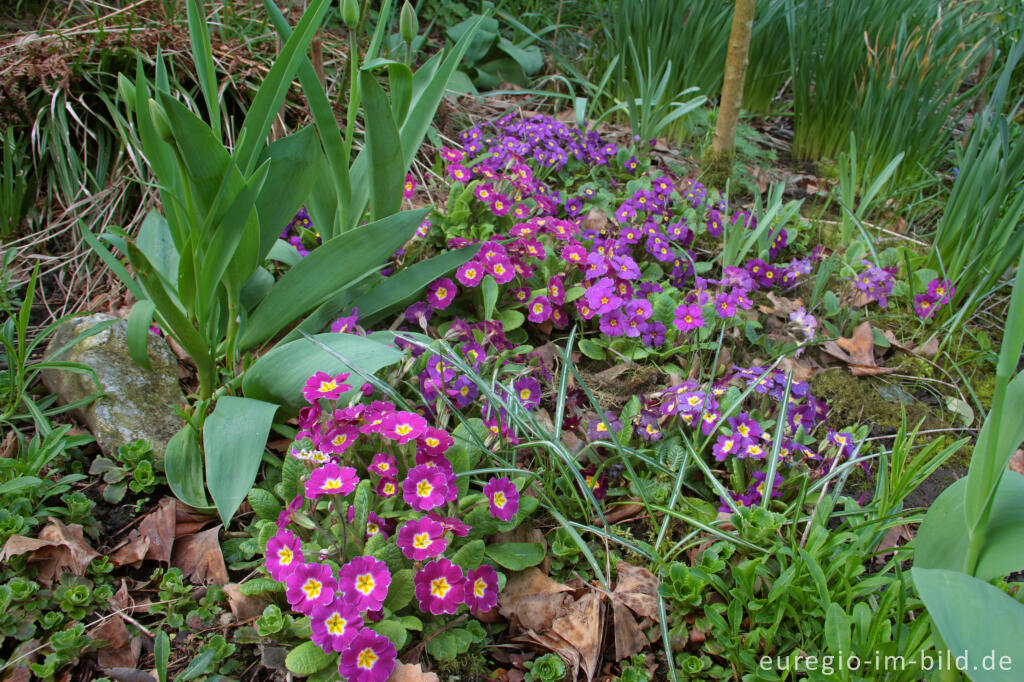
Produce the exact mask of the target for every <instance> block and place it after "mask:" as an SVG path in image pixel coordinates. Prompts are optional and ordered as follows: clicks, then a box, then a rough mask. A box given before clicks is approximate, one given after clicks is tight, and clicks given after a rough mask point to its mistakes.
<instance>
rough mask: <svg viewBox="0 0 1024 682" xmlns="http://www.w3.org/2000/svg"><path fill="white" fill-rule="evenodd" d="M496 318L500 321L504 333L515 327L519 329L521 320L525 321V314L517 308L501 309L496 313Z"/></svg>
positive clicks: (521, 324) (521, 323)
mask: <svg viewBox="0 0 1024 682" xmlns="http://www.w3.org/2000/svg"><path fill="white" fill-rule="evenodd" d="M498 320H500V321H501V327H502V329H504V330H505V333H506V334H507V333H509V332H510V331H513V330H515V329H519V328H520V327H522V326H523V322H525V321H526V316H525V315H523V314H522V313H521V312H519V311H518V310H512V309H511V308H510V309H508V310H503V311H501V313H499V314H498Z"/></svg>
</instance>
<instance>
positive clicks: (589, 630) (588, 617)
mask: <svg viewBox="0 0 1024 682" xmlns="http://www.w3.org/2000/svg"><path fill="white" fill-rule="evenodd" d="M602 600H603V597H602V596H601V595H600V594H598V593H597V592H587V593H586V594H584V595H583V596H582V597H580V598H579V599H577V600H576V601H575V602H573V603H572V604H571V605H570V606H569V612H568V613H566V614H565V615H564V616H562V617H561V618H556V619H555V622H554V623H553V627H554V629H555V632H557V633H558V634H559V635H561V636H562V637H563V638H564V639H565V640H566V641H567V642H569V643H570V644H572V645H573V647H575V648H576V650H577V651H579V652H580V665H581V666H582V668H583V673H584V674H585V675H586V676H587V680H592V679H594V673H596V672H597V664H598V661H599V659H600V658H601V635H602V633H603V632H604V604H603V603H602Z"/></svg>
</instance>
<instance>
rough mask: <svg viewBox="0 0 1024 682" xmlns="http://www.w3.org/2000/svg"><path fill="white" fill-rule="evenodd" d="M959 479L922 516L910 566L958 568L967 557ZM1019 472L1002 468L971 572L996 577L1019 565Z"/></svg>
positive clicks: (1022, 533) (1022, 480)
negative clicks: (981, 541)
mask: <svg viewBox="0 0 1024 682" xmlns="http://www.w3.org/2000/svg"><path fill="white" fill-rule="evenodd" d="M966 487H967V479H966V478H961V479H960V480H958V481H956V482H955V483H953V484H952V485H950V486H949V487H948V488H946V489H945V490H943V491H942V494H941V495H939V496H938V497H937V498H936V499H935V501H934V502H932V506H931V507H930V508H929V509H928V513H927V514H925V517H924V521H922V522H921V526H920V527H919V528H918V531H917V537H916V538H915V540H914V565H915V566H917V567H920V568H941V569H948V570H951V571H961V570H963V567H964V557H965V556H966V555H967V542H968V533H967V517H966V515H965V514H964V491H965V490H966ZM1022 499H1024V475H1021V474H1018V473H1016V472H1014V471H1007V472H1006V473H1005V475H1004V476H1003V480H1002V482H1001V483H1000V484H999V490H998V491H997V492H996V496H995V501H994V503H993V505H992V513H991V516H990V517H989V521H988V531H987V533H986V535H985V536H984V546H983V547H982V549H981V554H980V555H979V557H978V565H977V568H976V569H975V572H974V574H975V576H976V577H977V578H979V579H981V580H992V579H993V578H1001V577H1003V576H1006V575H1008V574H1010V573H1012V572H1014V571H1018V570H1021V569H1024V555H1022V554H1021V550H1020V548H1021V547H1024V505H1021V502H1020V501H1021V500H1022Z"/></svg>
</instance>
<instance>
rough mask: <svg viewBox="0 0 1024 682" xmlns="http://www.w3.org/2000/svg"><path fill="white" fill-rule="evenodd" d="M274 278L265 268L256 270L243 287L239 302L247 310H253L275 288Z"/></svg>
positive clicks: (261, 267)
mask: <svg viewBox="0 0 1024 682" xmlns="http://www.w3.org/2000/svg"><path fill="white" fill-rule="evenodd" d="M275 281H276V280H275V279H274V276H273V275H272V274H270V271H269V270H267V269H266V268H265V267H263V266H260V267H258V268H256V269H255V270H254V271H253V273H252V275H251V276H250V277H249V279H248V280H246V282H245V284H244V285H243V286H242V291H241V294H240V296H239V301H240V302H241V303H242V307H243V308H245V309H246V310H252V309H253V308H255V307H256V306H257V305H258V304H259V302H260V301H262V300H263V298H264V297H265V296H266V295H267V293H268V292H269V291H270V289H271V287H273V286H274V282H275Z"/></svg>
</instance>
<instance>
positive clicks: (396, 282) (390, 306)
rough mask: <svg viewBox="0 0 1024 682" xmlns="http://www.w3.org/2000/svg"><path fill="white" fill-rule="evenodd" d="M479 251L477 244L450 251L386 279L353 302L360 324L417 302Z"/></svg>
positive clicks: (369, 322)
mask: <svg viewBox="0 0 1024 682" xmlns="http://www.w3.org/2000/svg"><path fill="white" fill-rule="evenodd" d="M479 250H480V247H479V246H478V245H475V244H474V245H472V246H466V247H464V248H461V249H456V250H454V251H448V252H446V253H442V254H441V255H439V256H434V257H433V258H430V259H427V260H424V261H420V262H419V263H416V264H415V265H411V266H409V267H407V268H405V269H403V270H401V271H399V272H397V273H395V274H393V275H391V276H390V277H385V278H383V279H382V280H381V281H380V283H379V284H378V285H377V286H375V287H373V288H372V289H370V290H369V291H368V292H366V293H365V294H363V295H362V296H360V297H359V298H357V299H355V300H354V301H353V302H352V307H353V308H358V309H359V320H360V323H361V324H363V325H364V326H369V325H372V324H374V323H376V322H379V321H380V320H382V319H384V318H386V317H387V316H388V315H391V314H393V313H396V312H398V311H399V310H401V309H402V308H404V307H406V306H407V305H408V304H410V303H413V302H414V301H416V300H417V299H418V298H419V297H420V294H422V292H423V290H424V289H425V288H426V286H427V285H428V284H430V283H431V282H433V281H434V280H436V279H438V278H440V277H444V276H445V275H447V274H449V273H451V272H452V271H453V270H455V269H456V268H458V267H459V266H460V265H462V264H463V263H465V262H466V261H468V260H469V259H470V258H472V257H473V256H474V255H476V253H477V251H479ZM488 276H489V275H488ZM488 319H490V318H488Z"/></svg>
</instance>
